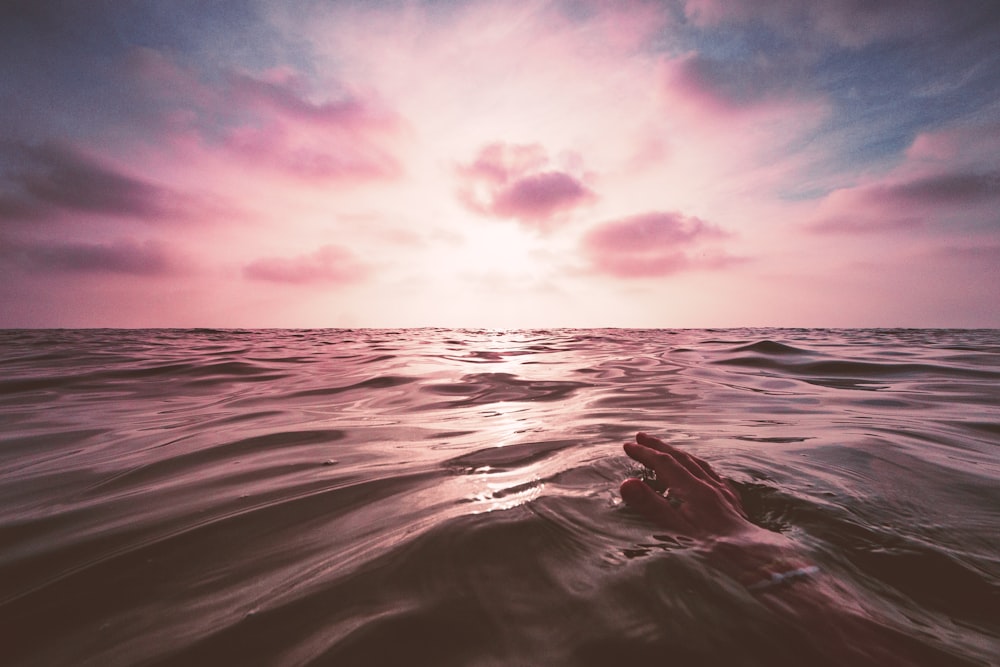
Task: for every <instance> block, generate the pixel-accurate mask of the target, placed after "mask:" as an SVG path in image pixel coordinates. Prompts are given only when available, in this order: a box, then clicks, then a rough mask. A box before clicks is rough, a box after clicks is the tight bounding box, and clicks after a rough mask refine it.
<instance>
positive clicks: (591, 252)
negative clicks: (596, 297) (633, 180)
mask: <svg viewBox="0 0 1000 667" xmlns="http://www.w3.org/2000/svg"><path fill="white" fill-rule="evenodd" d="M726 236H728V235H727V234H726V232H724V231H722V230H721V229H719V228H718V227H716V226H715V225H712V224H711V223H708V222H705V221H704V220H701V219H699V218H696V217H688V216H684V215H681V214H680V213H667V212H650V213H643V214H640V215H634V216H631V217H628V218H624V219H621V220H613V221H610V222H606V223H603V224H601V225H599V226H597V227H595V228H594V229H592V230H591V231H590V232H589V233H588V234H587V235H586V236H585V237H584V239H583V249H584V253H585V254H586V256H587V257H588V258H589V259H590V261H591V263H592V264H593V266H594V268H595V269H596V270H597V271H599V272H601V273H606V274H610V275H612V276H615V277H618V278H650V277H656V276H666V275H670V274H673V273H678V272H680V271H687V270H694V269H719V268H723V267H726V266H730V265H732V264H734V263H737V262H739V261H742V260H740V259H738V258H735V257H732V256H730V255H728V254H726V253H724V252H722V251H720V250H716V249H699V246H703V245H704V244H710V243H712V242H713V241H718V240H720V239H723V238H725V237H726Z"/></svg>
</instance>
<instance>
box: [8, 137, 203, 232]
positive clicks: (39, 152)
mask: <svg viewBox="0 0 1000 667" xmlns="http://www.w3.org/2000/svg"><path fill="white" fill-rule="evenodd" d="M6 149H7V150H5V151H3V152H4V153H5V157H6V158H7V161H8V163H9V164H12V165H13V166H11V167H9V168H8V170H7V173H6V174H4V177H3V181H2V182H0V187H4V189H6V190H7V191H8V192H7V194H4V195H0V220H15V219H39V218H44V217H56V216H58V215H59V214H60V213H86V214H99V215H111V216H119V217H127V218H138V219H144V220H153V219H160V218H166V217H171V216H177V215H180V214H181V212H182V209H183V208H184V202H182V200H181V198H180V197H179V196H178V195H177V194H176V193H173V192H172V191H170V190H168V189H166V188H163V187H160V186H158V185H155V184H153V183H150V182H148V181H144V180H142V179H138V178H134V177H132V176H128V175H126V174H123V173H121V172H119V171H116V170H115V169H113V168H111V167H109V166H105V165H103V164H101V163H100V162H98V161H97V160H95V159H93V158H91V157H89V156H87V155H85V154H84V153H83V152H81V151H79V150H78V149H76V148H74V147H73V146H70V145H68V144H61V143H47V144H43V145H40V146H24V145H16V144H15V145H11V144H8V146H7V147H6Z"/></svg>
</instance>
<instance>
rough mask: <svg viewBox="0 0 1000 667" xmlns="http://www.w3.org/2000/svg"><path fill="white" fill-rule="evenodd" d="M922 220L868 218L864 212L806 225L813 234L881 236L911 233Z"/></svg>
mask: <svg viewBox="0 0 1000 667" xmlns="http://www.w3.org/2000/svg"><path fill="white" fill-rule="evenodd" d="M923 224H924V223H923V220H921V219H919V218H914V217H884V216H882V217H874V218H872V217H869V216H867V215H866V214H865V213H864V212H859V213H858V214H857V215H854V216H836V217H831V218H825V219H823V220H819V221H817V222H814V223H810V224H808V225H806V230H807V231H809V232H812V233H814V234H882V233H891V232H900V231H904V232H905V231H909V232H912V231H914V230H916V229H919V228H921V227H923Z"/></svg>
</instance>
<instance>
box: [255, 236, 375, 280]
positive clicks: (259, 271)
mask: <svg viewBox="0 0 1000 667" xmlns="http://www.w3.org/2000/svg"><path fill="white" fill-rule="evenodd" d="M365 273H366V268H365V266H364V265H363V264H362V263H361V262H360V261H358V259H357V258H356V257H355V256H354V255H353V254H352V253H351V252H350V251H349V250H347V249H345V248H341V247H339V246H335V245H326V246H323V247H322V248H320V249H319V250H317V251H316V252H314V253H310V254H306V255H299V256H298V257H291V258H283V257H265V258H262V259H258V260H256V261H254V262H251V263H250V264H248V265H246V267H244V269H243V275H245V276H246V277H247V278H252V279H254V280H264V281H268V282H273V283H289V284H295V285H303V284H326V283H351V282H355V281H358V280H360V279H362V278H364V276H365Z"/></svg>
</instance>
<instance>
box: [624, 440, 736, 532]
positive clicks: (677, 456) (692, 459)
mask: <svg viewBox="0 0 1000 667" xmlns="http://www.w3.org/2000/svg"><path fill="white" fill-rule="evenodd" d="M635 440H636V442H637V443H638V444H640V445H642V446H644V447H647V448H649V449H655V450H656V451H658V452H660V453H661V454H665V455H667V456H671V457H673V459H674V460H675V461H676V462H677V463H679V464H680V465H682V466H684V469H685V470H687V472H688V473H690V475H691V476H692V477H694V478H695V479H699V480H701V481H703V482H705V483H707V484H708V485H709V486H711V487H714V488H715V489H717V490H718V491H719V492H720V493H721V494H722V495H723V497H724V498H725V499H726V500H727V501H729V503H730V504H732V505H734V506H735V507H737V508H738V509H739V511H740V512H741V513H742V512H743V503H742V502H741V501H740V499H739V497H738V496H737V495H736V493H735V492H734V491H733V488H732V487H731V486H730V485H729V483H728V482H727V481H726V480H724V479H722V477H721V476H720V475H719V474H718V473H717V472H715V470H713V469H712V466H710V465H709V464H708V462H707V461H703V460H702V459H700V458H698V457H697V456H694V455H693V454H689V453H687V452H685V451H682V450H680V449H677V448H676V447H673V446H671V445H668V444H667V443H665V442H664V441H662V440H660V439H659V438H656V437H653V436H651V435H649V434H648V433H642V432H640V433H636V435H635ZM626 451H627V450H626ZM629 456H631V454H630V455H629ZM633 458H635V457H633ZM637 460H638V459H637ZM644 465H647V466H648V467H650V468H652V467H653V466H650V465H649V464H645V463H644Z"/></svg>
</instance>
